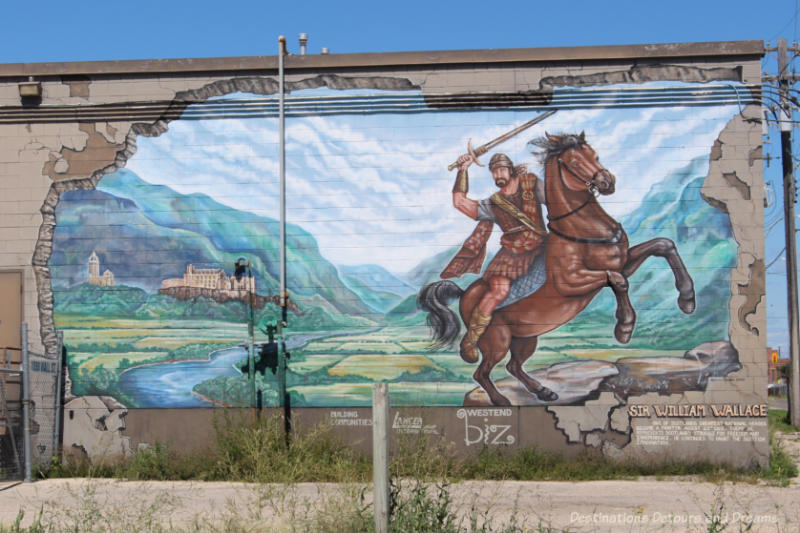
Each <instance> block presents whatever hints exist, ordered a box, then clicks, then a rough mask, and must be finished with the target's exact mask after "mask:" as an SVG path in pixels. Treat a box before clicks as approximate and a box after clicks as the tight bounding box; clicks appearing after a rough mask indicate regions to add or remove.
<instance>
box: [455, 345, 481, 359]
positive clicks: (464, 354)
mask: <svg viewBox="0 0 800 533" xmlns="http://www.w3.org/2000/svg"><path fill="white" fill-rule="evenodd" d="M459 353H460V354H461V359H463V360H464V361H466V362H467V363H477V362H478V355H479V354H478V347H477V346H476V345H474V344H465V343H463V342H462V343H461V349H460V351H459Z"/></svg>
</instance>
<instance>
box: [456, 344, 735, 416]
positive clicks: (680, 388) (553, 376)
mask: <svg viewBox="0 0 800 533" xmlns="http://www.w3.org/2000/svg"><path fill="white" fill-rule="evenodd" d="M741 368H742V365H741V363H740V362H739V353H738V352H737V351H736V349H735V348H734V347H733V345H732V344H731V343H730V342H727V341H715V342H706V343H703V344H701V345H699V346H697V347H696V348H692V349H691V350H688V351H687V352H686V353H685V354H684V355H683V357H667V356H663V357H623V358H621V359H618V360H617V361H616V362H615V363H611V362H607V361H594V360H587V361H570V362H567V363H557V364H554V365H551V366H549V367H548V368H542V369H539V370H535V371H533V372H529V375H530V376H531V377H532V378H533V379H535V380H536V381H538V382H540V383H541V384H542V385H544V386H545V387H548V388H549V389H550V390H552V391H553V392H555V393H556V394H558V400H556V401H555V402H544V401H542V400H540V399H539V398H538V397H536V395H535V394H532V393H530V392H529V391H528V390H527V389H526V388H525V387H524V386H523V385H522V384H521V383H520V382H519V381H517V379H516V378H514V377H508V378H504V379H501V380H499V381H497V382H496V383H495V385H496V386H497V388H498V389H499V390H500V393H501V394H502V395H503V396H505V397H506V398H508V399H509V401H510V402H511V404H512V405H526V406H528V405H542V406H549V405H581V404H585V402H586V401H587V400H590V399H595V398H597V397H598V396H599V395H600V394H601V393H603V392H610V393H613V394H614V396H615V397H616V398H618V399H619V400H623V401H624V400H627V399H628V397H629V396H640V395H643V394H647V393H650V392H655V393H658V394H663V395H668V394H675V393H681V392H686V391H703V390H705V389H706V386H707V385H708V380H709V378H712V377H714V378H723V377H725V376H727V375H728V374H730V373H731V372H736V371H738V370H741ZM464 405H466V406H489V405H492V403H491V401H489V397H488V396H487V395H486V392H485V391H484V390H483V389H482V388H480V387H477V388H475V389H473V390H472V391H470V392H468V393H467V394H466V396H465V397H464Z"/></svg>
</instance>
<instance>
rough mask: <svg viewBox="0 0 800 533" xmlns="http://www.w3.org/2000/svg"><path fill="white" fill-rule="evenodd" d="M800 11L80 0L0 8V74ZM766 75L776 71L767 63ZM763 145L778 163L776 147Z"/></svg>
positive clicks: (723, 29) (770, 2) (681, 31)
mask: <svg viewBox="0 0 800 533" xmlns="http://www.w3.org/2000/svg"><path fill="white" fill-rule="evenodd" d="M797 11H798V0H763V1H761V2H757V3H755V2H752V1H747V2H745V1H744V0H703V1H697V0H669V1H661V2H648V1H641V0H624V1H607V2H596V1H584V0H573V1H572V2H543V1H535V0H520V1H510V2H491V3H487V2H484V1H477V0H463V1H458V2H456V1H446V0H442V1H439V2H431V1H425V2H422V1H419V0H410V1H409V0H407V1H404V2H375V1H374V0H371V1H363V0H359V1H349V2H332V1H330V0H326V1H325V2H321V1H316V0H315V1H305V2H303V1H294V2H278V1H275V0H272V1H266V0H260V1H250V0H247V1H238V2H229V3H220V2H208V1H205V0H195V1H192V2H188V1H182V0H180V1H176V0H173V1H164V0H158V1H153V0H140V1H137V2H133V3H131V2H113V1H108V0H104V1H102V2H101V1H97V0H83V1H81V2H71V3H68V2H63V1H59V2H55V1H53V0H42V1H39V2H36V3H35V4H25V3H24V2H16V1H15V2H4V5H3V9H2V13H3V16H2V17H0V63H15V62H43V61H86V60H101V59H149V58H169V57H219V56H254V55H274V54H275V53H276V50H277V37H278V35H280V34H283V35H286V36H287V37H288V39H289V49H290V51H293V52H296V51H297V48H298V46H297V40H296V39H297V34H298V33H299V32H307V33H308V34H309V37H310V40H309V52H310V53H318V52H319V50H320V47H322V46H325V47H328V48H330V50H331V52H332V53H353V52H385V51H409V50H447V49H480V48H517V47H550V46H580V45H611V44H636V43H664V42H688V41H721V40H747V39H757V40H763V41H769V42H771V43H773V44H774V42H775V39H777V38H778V37H785V38H787V39H788V40H789V41H790V42H791V41H793V40H796V39H797V37H798V20H797ZM765 68H766V69H767V70H770V71H772V72H774V71H775V67H774V60H773V59H772V58H770V57H768V58H767V59H766V60H765ZM769 142H770V143H771V144H768V145H766V147H767V149H768V151H769V152H770V153H771V154H772V155H773V157H775V156H779V136H778V134H777V133H776V132H774V131H772V132H771V134H770V138H769ZM765 180H766V181H767V182H768V183H772V184H773V185H774V190H775V195H774V198H775V201H774V203H773V204H772V205H771V207H769V208H767V210H766V224H767V227H769V226H770V225H771V224H772V223H773V222H775V221H777V220H778V219H780V217H781V216H782V209H781V205H782V194H781V176H780V162H779V160H773V161H772V163H771V164H770V165H769V167H768V168H765ZM783 239H784V236H783V227H782V224H781V223H778V224H777V226H776V227H775V228H774V229H773V230H772V231H771V232H770V233H769V235H768V239H767V249H766V258H767V261H768V262H769V261H772V260H773V259H774V258H776V257H777V258H778V259H777V261H776V262H775V263H774V265H773V266H772V267H771V268H770V269H769V270H768V272H767V287H768V316H769V324H770V329H769V336H770V343H772V344H779V345H785V341H786V329H785V327H783V326H782V325H783V324H785V323H786V305H785V302H786V298H785V267H784V265H785V262H784V261H783V260H782V259H781V258H780V253H779V252H780V251H781V248H782V247H783Z"/></svg>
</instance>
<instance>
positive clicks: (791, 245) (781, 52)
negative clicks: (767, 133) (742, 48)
mask: <svg viewBox="0 0 800 533" xmlns="http://www.w3.org/2000/svg"><path fill="white" fill-rule="evenodd" d="M791 81H793V80H791ZM790 86H791V83H790V77H789V57H788V47H787V44H786V39H778V90H779V91H780V98H781V101H780V108H781V109H780V128H781V160H782V164H783V211H784V216H783V220H784V225H785V230H786V290H787V291H788V305H789V354H790V357H791V359H790V364H791V376H790V381H789V421H790V422H791V424H792V425H793V426H800V350H799V349H798V348H799V347H800V344H798V342H800V332H799V331H798V320H800V315H798V308H797V251H796V246H795V244H796V239H795V226H794V199H795V183H794V174H793V170H794V164H793V162H792V104H791V101H790V100H789V88H790Z"/></svg>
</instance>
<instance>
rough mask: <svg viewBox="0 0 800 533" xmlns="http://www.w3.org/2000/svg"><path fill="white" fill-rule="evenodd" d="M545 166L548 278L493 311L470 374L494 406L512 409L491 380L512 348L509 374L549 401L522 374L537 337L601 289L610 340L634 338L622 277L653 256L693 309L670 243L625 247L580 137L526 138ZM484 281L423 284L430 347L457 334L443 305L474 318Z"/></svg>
mask: <svg viewBox="0 0 800 533" xmlns="http://www.w3.org/2000/svg"><path fill="white" fill-rule="evenodd" d="M530 144H532V145H534V146H536V147H538V148H539V149H540V150H541V151H540V152H538V154H539V156H540V158H541V160H542V162H543V163H544V169H545V191H546V205H547V212H548V218H549V219H550V222H549V223H548V229H549V230H550V235H549V237H548V242H547V252H546V254H547V255H546V259H545V262H546V271H547V279H546V281H545V283H544V285H542V286H541V287H540V288H539V289H538V290H537V291H536V292H534V293H533V294H531V295H529V296H527V297H525V298H523V299H522V300H520V301H518V302H516V303H512V304H510V305H508V306H506V307H501V308H498V309H497V310H496V311H495V312H494V314H493V315H492V321H491V323H490V324H489V327H488V328H487V330H486V332H485V333H484V334H483V336H482V337H481V338H480V340H479V341H478V348H480V351H481V354H482V360H481V363H480V364H479V366H478V369H477V370H476V371H475V373H474V374H473V377H474V378H475V381H476V382H477V383H478V384H479V385H480V386H481V387H482V388H483V389H484V390H485V391H486V392H487V394H488V395H489V398H490V399H491V401H492V403H493V404H494V405H510V402H509V401H508V399H507V398H506V397H505V396H503V395H502V394H500V392H499V391H498V390H497V387H495V385H494V383H493V382H492V380H491V372H492V369H493V368H494V367H495V366H496V365H497V364H498V363H500V362H501V361H502V360H503V359H504V358H505V356H506V354H507V353H508V351H509V350H510V351H511V359H510V361H509V362H508V364H507V365H506V369H507V370H508V372H509V373H510V374H511V375H513V376H514V377H516V378H517V379H518V380H519V381H520V383H522V384H523V385H524V386H525V388H527V389H528V390H529V391H530V392H531V393H533V394H535V395H536V396H537V397H538V398H539V399H540V400H543V401H548V402H552V401H555V400H557V399H558V395H557V394H556V393H555V392H553V391H551V390H550V389H548V388H547V387H545V386H543V385H541V384H540V383H539V382H538V381H536V380H535V379H533V378H532V377H531V376H530V375H528V373H527V372H525V370H524V369H523V364H524V363H525V361H527V360H528V358H530V357H531V355H533V352H534V351H535V350H536V345H537V343H538V338H539V336H540V335H542V334H544V333H547V332H548V331H552V330H554V329H556V328H558V327H559V326H562V325H563V324H566V323H567V322H569V321H570V320H572V319H573V318H575V316H576V315H577V314H578V313H580V312H581V311H582V310H583V309H584V308H585V307H586V306H587V305H589V302H591V301H592V299H593V298H594V297H595V296H596V295H597V294H598V293H599V292H600V290H601V289H603V288H604V287H610V288H611V290H612V291H613V292H614V296H615V297H616V300H617V311H616V319H617V324H616V326H615V328H614V336H615V337H616V339H617V340H618V341H619V342H620V343H623V344H625V343H627V342H628V341H630V339H631V335H632V334H633V329H634V325H635V323H636V312H635V311H634V309H633V306H632V305H631V302H630V299H629V298H628V278H629V277H630V276H631V275H632V274H633V273H634V272H636V270H637V269H638V268H639V267H640V266H641V265H642V263H643V262H644V261H645V259H647V258H648V257H651V256H657V257H663V258H665V259H666V260H667V262H668V263H669V266H670V267H671V268H672V272H673V274H674V276H675V287H676V288H677V289H678V307H679V308H680V309H681V311H683V312H684V313H687V314H690V313H693V312H694V310H695V293H694V283H693V281H692V278H691V276H690V275H689V273H688V272H687V270H686V266H684V264H683V261H682V260H681V257H680V255H678V251H677V249H676V247H675V243H674V242H672V241H671V240H670V239H666V238H657V239H653V240H650V241H647V242H644V243H642V244H638V245H636V246H633V247H631V248H629V247H628V236H627V235H626V233H625V230H623V229H622V226H621V225H620V224H619V222H617V221H616V220H614V219H613V218H612V217H611V216H610V215H609V214H608V213H606V212H605V210H604V209H603V207H602V206H601V205H600V204H599V203H598V202H597V198H596V194H598V193H599V194H603V195H609V194H613V193H614V190H615V186H616V178H615V177H614V175H613V174H611V172H609V171H608V170H607V169H606V168H605V167H603V166H602V165H600V162H599V158H598V157H597V154H596V153H595V151H594V150H593V149H592V147H591V146H589V144H587V143H586V138H585V135H584V133H583V132H581V134H580V135H573V134H567V135H549V134H545V137H544V138H541V139H536V140H534V141H531V142H530ZM487 287H488V285H487V283H486V281H485V280H483V279H479V280H477V281H475V282H474V283H472V285H470V286H469V287H468V288H467V290H466V291H462V290H461V289H460V288H459V287H458V286H457V285H456V284H455V283H453V282H452V281H438V282H435V283H432V284H430V285H427V286H425V287H423V289H422V290H421V291H420V294H419V297H418V304H419V306H420V307H421V308H422V309H424V310H426V311H428V312H429V314H428V324H429V325H430V326H431V328H432V330H433V340H434V343H435V344H436V345H440V346H441V345H450V344H452V343H453V342H454V341H455V340H456V338H457V337H458V335H459V332H460V324H459V321H458V317H457V316H456V315H455V313H453V311H451V310H450V309H449V308H448V307H447V302H448V301H449V300H450V299H452V298H459V297H460V298H461V301H460V305H459V311H460V313H461V317H462V319H463V320H464V321H466V320H467V319H468V317H469V316H470V315H471V314H472V309H473V308H474V307H475V306H476V305H477V304H478V302H479V301H480V299H481V297H482V296H483V294H484V292H485V291H486V290H487Z"/></svg>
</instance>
